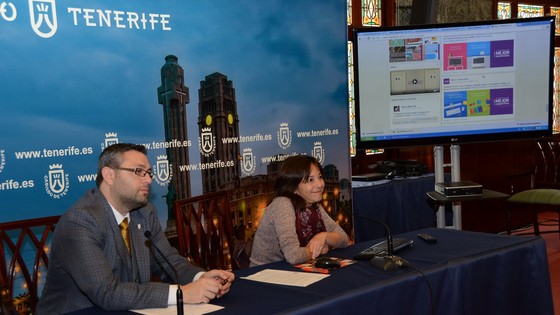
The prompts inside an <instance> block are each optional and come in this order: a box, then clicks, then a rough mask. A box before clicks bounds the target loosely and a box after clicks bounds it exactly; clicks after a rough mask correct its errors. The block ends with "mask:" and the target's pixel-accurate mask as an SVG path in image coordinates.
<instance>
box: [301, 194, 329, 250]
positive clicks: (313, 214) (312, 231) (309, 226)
mask: <svg viewBox="0 0 560 315" xmlns="http://www.w3.org/2000/svg"><path fill="white" fill-rule="evenodd" d="M325 231H326V228H325V223H324V222H323V219H322V218H321V211H319V207H317V204H312V205H310V206H307V208H305V209H303V210H297V209H296V232H297V235H298V239H299V246H301V247H305V246H307V244H309V241H310V240H311V239H312V238H313V236H315V235H316V234H317V233H320V232H325Z"/></svg>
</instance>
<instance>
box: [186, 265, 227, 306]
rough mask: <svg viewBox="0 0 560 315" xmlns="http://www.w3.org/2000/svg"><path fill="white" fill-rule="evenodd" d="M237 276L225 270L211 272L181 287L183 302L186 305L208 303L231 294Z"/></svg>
mask: <svg viewBox="0 0 560 315" xmlns="http://www.w3.org/2000/svg"><path fill="white" fill-rule="evenodd" d="M234 279H235V275H234V274H233V273H231V272H229V271H225V270H217V269H216V270H210V271H207V272H205V273H204V274H203V275H202V276H201V277H200V279H198V280H196V281H193V282H191V283H189V284H187V285H184V286H181V289H182V290H183V302H184V303H186V304H198V303H208V302H210V301H211V300H212V299H215V298H220V297H222V296H224V295H225V294H226V293H228V292H229V289H230V288H231V283H232V282H233V280H234Z"/></svg>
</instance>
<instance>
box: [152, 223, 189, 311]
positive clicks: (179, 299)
mask: <svg viewBox="0 0 560 315" xmlns="http://www.w3.org/2000/svg"><path fill="white" fill-rule="evenodd" d="M144 236H145V237H146V238H147V240H146V242H147V243H148V247H149V248H155V249H156V251H157V252H158V253H159V255H160V256H161V257H162V258H163V260H165V262H166V263H167V265H168V266H169V267H171V270H173V272H174V273H175V279H176V280H177V315H184V312H185V310H184V305H183V290H182V289H181V283H179V272H177V269H175V267H173V265H172V264H171V263H170V262H169V260H168V259H167V257H165V255H164V254H163V252H162V251H161V250H160V249H159V247H157V246H156V244H154V243H153V242H152V232H150V231H146V232H144ZM152 254H153V253H152ZM154 257H155V255H154ZM156 261H157V259H156Z"/></svg>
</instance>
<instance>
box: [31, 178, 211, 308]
mask: <svg viewBox="0 0 560 315" xmlns="http://www.w3.org/2000/svg"><path fill="white" fill-rule="evenodd" d="M129 230H130V239H131V245H132V254H131V256H129V254H128V250H127V248H126V245H125V243H124V240H123V238H122V236H121V234H120V230H119V226H118V224H117V222H116V220H115V216H114V214H113V211H112V210H111V206H110V205H109V203H108V202H107V200H106V199H105V197H104V196H103V195H102V194H101V192H100V191H99V190H98V189H92V190H90V191H88V192H87V193H86V194H85V195H84V196H83V197H82V198H81V199H80V200H79V201H78V202H77V203H76V204H75V205H74V206H72V207H71V208H70V209H69V210H68V211H67V212H66V213H65V214H64V215H62V217H61V218H60V221H59V222H58V223H57V225H56V228H55V232H54V238H53V242H52V251H51V253H50V258H49V268H48V272H47V280H46V283H45V287H44V289H43V293H42V296H41V299H40V301H39V304H38V306H37V311H36V315H43V314H45V315H53V314H62V313H66V312H70V311H73V310H79V309H83V308H88V307H91V306H93V305H97V306H99V307H101V308H103V309H105V310H126V309H141V308H150V307H166V306H167V299H168V294H169V284H167V283H162V282H151V281H150V280H151V279H152V278H151V277H152V276H153V275H157V276H160V277H161V278H162V279H164V280H167V282H171V283H176V280H175V273H174V272H173V271H172V270H171V269H170V268H169V267H168V266H167V264H166V263H165V262H164V261H163V259H162V258H161V257H160V256H159V254H158V253H157V251H153V253H154V254H155V255H156V257H157V260H158V261H156V260H155V258H154V255H153V254H151V253H150V248H149V247H148V245H147V244H146V238H145V236H144V232H145V231H150V232H151V234H152V241H153V244H155V245H156V246H158V248H159V249H160V250H161V251H162V252H163V253H164V255H165V256H166V257H167V258H168V260H169V261H170V262H171V263H172V264H173V265H174V266H175V268H176V269H177V270H178V273H179V277H180V278H181V279H180V282H181V283H182V284H186V283H189V282H191V281H192V279H193V277H194V276H195V275H196V274H197V273H198V272H200V271H204V270H203V269H200V268H198V267H195V266H193V265H191V264H190V263H189V262H188V261H187V259H186V258H184V257H183V256H181V255H179V253H178V252H177V250H176V249H175V248H173V247H171V246H170V245H169V242H168V241H167V239H166V237H165V235H164V234H163V231H162V228H161V224H160V221H159V220H158V217H157V214H156V210H155V207H154V206H153V205H152V204H148V205H147V206H146V207H143V208H141V209H137V210H134V211H132V212H130V228H129ZM162 267H163V269H165V270H162ZM162 271H163V272H162Z"/></svg>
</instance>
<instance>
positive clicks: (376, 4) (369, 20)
mask: <svg viewBox="0 0 560 315" xmlns="http://www.w3.org/2000/svg"><path fill="white" fill-rule="evenodd" d="M362 25H363V26H381V0H362Z"/></svg>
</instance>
